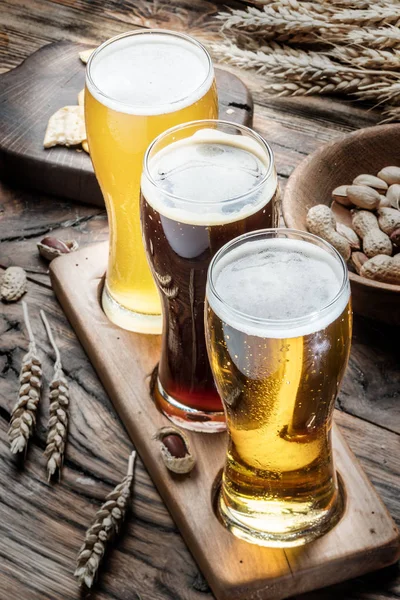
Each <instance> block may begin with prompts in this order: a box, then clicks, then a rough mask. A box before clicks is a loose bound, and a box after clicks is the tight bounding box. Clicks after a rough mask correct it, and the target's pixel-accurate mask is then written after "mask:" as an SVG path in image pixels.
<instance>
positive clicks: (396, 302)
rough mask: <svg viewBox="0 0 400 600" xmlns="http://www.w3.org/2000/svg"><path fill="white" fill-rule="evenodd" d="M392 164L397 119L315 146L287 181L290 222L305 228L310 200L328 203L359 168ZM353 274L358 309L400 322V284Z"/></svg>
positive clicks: (399, 142)
mask: <svg viewBox="0 0 400 600" xmlns="http://www.w3.org/2000/svg"><path fill="white" fill-rule="evenodd" d="M388 165H400V125H399V124H396V123H394V124H392V125H381V126H378V127H368V128H366V129H362V130H361V131H355V132H353V133H351V134H350V135H348V136H346V137H345V138H343V139H342V140H338V141H334V142H331V143H330V144H327V145H325V146H324V147H323V148H320V149H318V150H316V151H315V152H314V153H312V154H311V155H310V156H308V157H307V158H306V159H305V160H304V161H303V162H302V163H301V164H300V165H299V166H298V167H297V168H296V170H295V171H294V173H293V174H292V176H291V178H290V180H289V182H288V185H287V186H286V189H285V195H284V198H283V201H282V210H283V217H284V219H285V223H286V225H287V227H293V228H295V229H301V230H303V231H307V225H306V218H307V213H308V211H309V209H310V208H311V207H312V206H315V205H316V204H325V205H327V206H330V205H331V202H332V190H334V189H335V188H336V187H338V186H340V185H348V184H350V183H351V182H352V181H353V179H355V177H357V175H359V174H360V173H370V174H371V175H376V174H377V173H378V172H379V171H380V170H381V169H382V168H383V167H386V166H388ZM340 208H341V207H340ZM342 214H344V217H343V218H342V216H341V215H342ZM337 217H338V220H339V221H341V222H345V221H346V220H347V219H349V220H350V212H349V211H348V210H343V209H342V210H340V211H339V212H338V213H337ZM347 224H350V225H351V221H350V223H347ZM349 275H350V282H351V292H352V302H353V310H354V312H356V313H358V314H361V315H363V316H365V317H370V318H373V319H377V320H379V321H383V322H384V323H388V324H390V325H400V285H392V284H388V283H381V282H380V281H373V280H369V279H366V278H365V277H360V276H359V275H357V273H350V274H349Z"/></svg>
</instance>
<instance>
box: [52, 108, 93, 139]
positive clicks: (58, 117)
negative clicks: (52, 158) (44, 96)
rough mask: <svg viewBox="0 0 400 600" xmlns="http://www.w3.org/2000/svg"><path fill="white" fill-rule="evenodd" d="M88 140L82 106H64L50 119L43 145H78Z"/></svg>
mask: <svg viewBox="0 0 400 600" xmlns="http://www.w3.org/2000/svg"><path fill="white" fill-rule="evenodd" d="M84 140H86V130H85V118H84V113H83V107H82V106H64V107H63V108H60V109H59V110H58V111H57V112H56V113H54V115H52V116H51V117H50V119H49V122H48V125H47V129H46V134H45V136H44V142H43V145H44V147H45V148H51V147H52V146H76V145H77V144H81V143H82V142H83V141H84Z"/></svg>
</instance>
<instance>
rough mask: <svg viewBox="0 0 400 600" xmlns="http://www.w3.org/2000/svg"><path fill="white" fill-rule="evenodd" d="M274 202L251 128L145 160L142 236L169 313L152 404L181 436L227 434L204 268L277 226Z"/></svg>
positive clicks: (198, 127)
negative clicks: (238, 240)
mask: <svg viewBox="0 0 400 600" xmlns="http://www.w3.org/2000/svg"><path fill="white" fill-rule="evenodd" d="M277 197H278V186H277V175H276V170H275V165H274V159H273V154H272V151H271V149H270V147H269V146H268V144H267V143H266V142H265V141H264V140H263V139H262V138H261V137H260V136H259V135H258V134H257V133H255V132H254V131H252V130H251V129H249V128H247V127H244V126H241V125H236V124H234V123H229V122H225V121H216V120H209V121H193V122H191V123H187V124H184V125H181V126H177V127H174V128H172V129H169V130H168V131H166V132H165V133H163V134H161V135H160V136H159V137H157V138H156V139H155V140H154V142H153V143H152V144H151V145H150V146H149V148H148V150H147V152H146V155H145V159H144V170H143V175H142V194H141V223H142V233H143V238H144V244H145V248H146V253H147V258H148V261H149V264H150V268H151V271H152V274H153V277H154V281H155V282H156V285H157V287H158V290H159V293H160V296H161V301H162V312H163V334H162V350H161V358H160V363H159V369H158V379H157V382H156V385H155V390H154V396H155V400H156V402H157V403H158V405H159V407H160V408H161V410H162V411H163V412H164V414H165V415H167V416H168V417H169V418H170V420H171V421H173V422H175V423H176V424H178V425H179V426H181V427H185V428H187V429H191V430H194V431H204V432H215V431H221V430H223V429H225V428H226V423H225V416H224V412H223V408H222V404H221V400H220V397H219V394H218V391H217V389H216V387H215V384H214V380H213V376H212V372H211V369H210V365H209V362H208V358H207V350H206V343H205V337H204V298H205V288H206V279H207V268H208V265H209V263H210V260H211V259H212V257H213V256H214V254H215V253H216V252H217V251H218V250H219V249H220V248H221V247H222V246H223V245H224V244H225V243H226V242H228V241H230V240H232V239H233V238H235V237H237V236H238V235H241V234H243V233H246V232H249V231H254V230H257V229H261V228H264V227H273V226H275V225H276V224H277V220H278V206H277Z"/></svg>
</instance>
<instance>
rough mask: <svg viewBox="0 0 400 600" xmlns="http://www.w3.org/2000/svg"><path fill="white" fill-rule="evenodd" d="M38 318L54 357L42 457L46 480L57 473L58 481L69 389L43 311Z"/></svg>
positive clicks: (63, 447)
mask: <svg viewBox="0 0 400 600" xmlns="http://www.w3.org/2000/svg"><path fill="white" fill-rule="evenodd" d="M40 316H41V317H42V321H43V324H44V326H45V328H46V333H47V336H48V338H49V340H50V343H51V345H52V346H53V350H54V353H55V355H56V361H55V363H54V375H53V379H52V380H51V383H50V394H49V396H50V409H49V410H50V418H49V422H48V434H47V441H46V448H45V451H44V455H45V456H46V458H47V476H48V479H49V480H50V479H51V477H52V476H53V475H54V474H55V473H56V472H58V479H59V480H60V478H61V469H62V465H63V462H64V453H65V445H66V443H67V436H68V419H69V413H68V409H69V387H68V382H67V380H66V378H65V376H64V372H63V369H62V364H61V356H60V351H59V349H58V347H57V344H56V342H55V339H54V337H53V333H52V331H51V327H50V323H49V322H48V320H47V317H46V315H45V313H44V312H43V310H41V311H40Z"/></svg>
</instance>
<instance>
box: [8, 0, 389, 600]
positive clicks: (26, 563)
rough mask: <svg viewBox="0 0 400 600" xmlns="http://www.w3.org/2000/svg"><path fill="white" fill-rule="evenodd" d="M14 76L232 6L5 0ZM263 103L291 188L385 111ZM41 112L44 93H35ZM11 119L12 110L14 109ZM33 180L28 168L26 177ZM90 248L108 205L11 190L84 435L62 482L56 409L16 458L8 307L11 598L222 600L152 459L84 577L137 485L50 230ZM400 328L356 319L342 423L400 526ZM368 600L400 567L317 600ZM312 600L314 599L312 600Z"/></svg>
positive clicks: (36, 290) (15, 321) (213, 31)
mask: <svg viewBox="0 0 400 600" xmlns="http://www.w3.org/2000/svg"><path fill="white" fill-rule="evenodd" d="M0 4H1V11H0V13H1V17H0V19H1V21H2V22H3V23H2V24H3V27H2V30H1V32H0V71H2V72H4V71H6V70H8V69H10V68H13V67H15V66H16V65H18V64H19V63H20V62H21V61H22V60H23V59H24V58H26V57H27V56H28V55H29V54H30V53H32V52H33V51H34V50H36V49H38V48H39V47H41V46H43V45H44V44H47V43H49V42H51V41H56V40H57V41H58V40H72V41H80V42H87V43H90V44H93V45H96V44H98V43H99V42H101V41H103V40H105V39H107V38H109V37H111V36H113V35H116V34H118V33H120V32H123V31H126V30H128V29H131V28H135V27H163V28H169V29H176V30H184V31H188V32H189V33H191V34H193V35H195V36H197V37H198V38H199V39H201V40H203V41H207V39H211V38H213V37H216V36H217V32H218V25H217V24H216V22H215V20H214V16H215V14H216V12H217V10H218V5H217V4H216V3H213V2H207V1H205V0H196V1H194V0H193V2H187V1H186V0H174V2H172V1H169V0H153V1H141V0H124V1H121V0H30V1H29V2H26V0H2V1H1V3H0ZM241 77H242V78H243V79H244V81H245V82H246V83H247V84H248V86H249V87H250V89H251V91H252V93H253V96H254V100H255V119H254V126H255V128H256V129H257V130H258V131H260V132H261V133H262V134H263V135H264V136H265V137H266V139H267V140H268V141H269V142H270V143H271V145H272V147H273V150H274V152H275V155H276V162H277V165H278V170H279V175H280V179H281V182H282V185H283V186H284V184H285V181H286V180H287V177H288V176H289V175H290V173H291V172H292V170H293V168H294V167H295V166H296V165H297V164H298V163H299V162H300V161H301V160H302V159H303V158H304V156H306V155H307V154H308V153H310V152H312V151H313V150H315V149H316V148H318V147H319V146H320V145H321V144H323V143H324V142H327V141H329V140H332V139H334V138H337V137H338V136H341V135H343V134H345V133H347V132H349V131H352V130H353V129H356V128H359V127H366V126H368V125H373V124H375V123H376V122H377V121H378V120H379V114H377V113H375V112H374V111H367V110H366V109H365V108H362V107H361V106H360V105H352V104H350V103H349V102H338V101H334V100H330V99H309V98H307V99H305V100H302V99H296V100H291V99H271V98H268V97H267V96H266V95H265V94H264V93H263V91H262V79H261V78H259V77H257V76H250V75H248V74H246V73H241ZM32 102H33V103H34V98H32ZM0 110H1V107H0ZM22 181H23V173H21V182H22ZM50 231H51V232H52V235H56V236H58V235H59V236H60V237H62V238H64V239H68V238H75V239H77V240H78V241H79V243H80V245H81V246H83V245H85V244H90V243H92V242H95V241H101V240H104V239H106V237H107V220H106V215H105V212H104V211H103V210H100V209H98V208H94V207H89V206H83V205H77V204H73V203H70V202H65V201H61V200H58V199H56V198H49V197H46V196H43V195H40V194H34V193H31V192H29V191H25V190H22V189H17V188H15V187H13V188H10V187H8V186H6V185H1V188H0V240H1V247H0V268H1V269H2V270H4V269H5V268H6V267H8V266H10V265H19V266H22V267H24V268H26V269H27V270H28V272H29V293H28V294H27V296H26V301H27V302H28V303H29V306H30V311H31V314H32V320H33V329H34V332H35V335H36V337H37V340H38V343H39V348H40V352H41V354H42V356H44V357H45V358H44V371H45V374H46V376H51V372H52V364H53V355H52V352H51V349H50V347H49V343H48V340H47V339H46V337H45V335H44V331H43V327H42V326H41V324H40V323H39V314H38V310H39V307H42V308H44V309H45V310H46V312H47V313H48V315H49V316H50V319H51V322H52V323H53V324H54V327H55V331H56V336H57V339H58V340H59V342H60V346H61V353H62V356H63V359H64V365H65V371H66V373H67V375H68V377H69V379H70V381H71V392H72V403H71V426H70V435H69V445H68V449H67V457H66V462H65V466H64V471H63V481H62V483H61V484H53V485H49V484H48V483H47V482H46V477H45V471H44V467H45V462H44V458H43V448H44V443H45V422H46V414H44V412H45V411H43V412H42V414H40V415H39V420H38V428H37V433H36V435H35V437H34V439H33V442H32V443H31V446H30V450H29V452H28V456H27V460H26V463H25V466H24V467H23V468H22V466H21V465H20V464H19V463H18V461H16V460H14V458H13V457H11V455H10V453H9V449H8V442H7V436H6V432H7V428H8V421H9V416H10V410H11V408H12V406H13V403H14V401H15V395H16V390H17V387H18V372H19V368H20V363H21V358H22V356H23V354H24V352H25V351H26V345H27V342H26V338H25V334H24V327H23V324H22V310H21V304H20V303H17V304H11V305H4V304H2V305H0V317H1V318H0V327H1V338H0V371H1V377H2V379H1V388H0V455H1V461H0V478H1V479H0V500H1V502H0V531H1V534H0V556H1V559H0V600H11V599H14V598H19V599H21V600H45V599H46V600H47V599H48V600H66V599H71V600H75V599H77V598H92V599H93V600H111V599H112V598H115V599H119V600H128V599H129V600H135V599H137V600H141V599H142V600H144V599H146V600H155V599H162V598H170V599H171V600H177V599H178V598H179V599H190V600H195V599H200V598H210V599H211V598H212V595H211V593H210V591H209V589H208V586H207V584H206V582H205V581H204V579H203V578H202V576H201V574H200V573H199V571H198V569H197V567H196V565H195V563H194V561H193V559H192V557H191V555H190V553H189V551H188V550H187V548H186V546H185V544H184V543H183V541H182V539H181V537H180V534H179V532H178V531H177V529H176V527H175V525H174V523H173V522H172V520H171V518H170V516H169V514H168V512H167V510H166V509H165V507H164V505H163V503H162V501H161V500H160V498H159V496H158V494H157V491H156V490H155V488H154V486H153V484H152V482H151V480H150V478H149V476H148V474H147V472H146V471H145V469H144V467H143V466H142V464H141V462H140V461H138V465H137V469H136V485H135V495H134V501H133V514H132V516H131V517H130V518H129V521H128V523H127V526H126V530H125V534H124V536H123V538H122V539H121V540H120V541H119V542H118V543H117V544H116V547H115V549H114V551H113V552H112V554H111V556H110V558H109V560H107V563H106V565H105V569H104V573H103V575H102V576H101V578H100V580H99V582H98V585H97V586H96V589H95V590H94V591H92V592H90V593H89V592H80V591H79V588H78V585H77V583H76V581H75V580H74V578H73V576H72V573H73V569H74V560H75V556H76V552H77V549H78V548H79V546H80V544H81V541H82V538H83V536H84V532H85V529H86V527H87V525H88V523H89V521H90V520H91V518H92V515H93V513H94V511H95V510H96V509H97V508H98V507H99V505H100V503H101V501H102V499H103V498H104V496H105V495H106V494H107V493H108V492H109V491H110V490H111V489H112V488H113V486H114V485H115V484H116V483H117V482H118V481H119V479H120V478H121V477H122V476H123V474H124V473H125V469H126V462H127V457H128V455H129V452H130V450H131V442H130V440H129V439H128V436H127V434H126V432H125V430H124V428H123V426H122V424H121V422H120V421H119V419H118V418H117V416H116V414H115V412H114V410H113V407H112V405H111V403H110V401H109V399H108V397H107V396H106V394H105V392H104V390H103V388H102V386H101V384H100V383H99V380H98V379H97V376H96V374H95V373H94V371H93V368H92V367H91V365H90V363H89V361H88V359H87V357H86V355H85V353H84V351H83V350H82V348H81V346H80V344H79V342H78V341H77V338H76V337H75V334H74V333H73V331H72V330H71V327H70V325H69V323H68V321H67V320H66V318H65V316H64V315H63V312H62V310H61V309H60V306H59V305H58V303H57V301H56V299H55V297H54V294H53V292H52V290H51V286H50V281H49V277H48V275H47V272H46V265H45V264H44V263H43V262H42V261H41V260H40V259H39V258H38V254H37V250H36V243H37V242H38V241H39V240H40V239H41V238H42V237H44V235H46V234H48V233H49V232H50ZM399 334H400V331H395V330H393V328H391V327H384V326H382V325H380V324H379V323H375V322H368V321H367V320H363V319H361V318H357V317H356V318H355V327H354V338H353V348H352V354H351V358H350V365H349V368H348V371H347V374H346V377H345V381H344V384H343V387H342V390H341V393H340V397H339V399H338V408H339V409H340V411H341V412H340V413H338V415H337V421H338V423H339V425H340V426H341V428H342V431H343V432H344V434H345V436H346V438H347V440H348V441H349V443H350V445H351V447H352V449H353V450H354V452H355V453H356V454H357V456H358V457H359V459H360V461H361V463H362V465H363V467H364V469H365V471H366V472H367V474H368V475H369V477H370V478H371V480H372V482H373V483H374V484H375V486H376V488H377V489H378V491H379V492H380V494H381V495H382V498H383V499H384V501H385V503H386V505H387V507H388V509H389V511H390V512H391V514H392V515H393V517H394V518H395V519H396V520H397V522H398V523H400V500H399V492H398V488H399V486H400V458H399V457H400V452H399V449H400V446H399V441H400V440H399V436H400V415H399V407H400V404H399V400H400V397H399V396H400V367H399V365H400V352H399V343H398V335H399ZM334 597H336V598H337V597H339V598H343V599H344V600H350V599H365V600H367V599H368V600H383V599H386V600H388V599H393V598H400V575H399V572H398V566H393V567H391V568H389V569H385V570H384V571H381V572H379V573H374V574H371V575H369V576H366V577H363V578H360V579H357V580H353V581H349V582H346V583H344V584H341V585H340V586H335V588H330V589H325V590H321V591H318V592H315V593H313V594H307V596H303V597H302V598H304V600H306V598H308V599H309V600H311V599H312V598H318V599H320V600H322V599H326V600H328V599H331V598H334ZM298 598H300V597H298Z"/></svg>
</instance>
